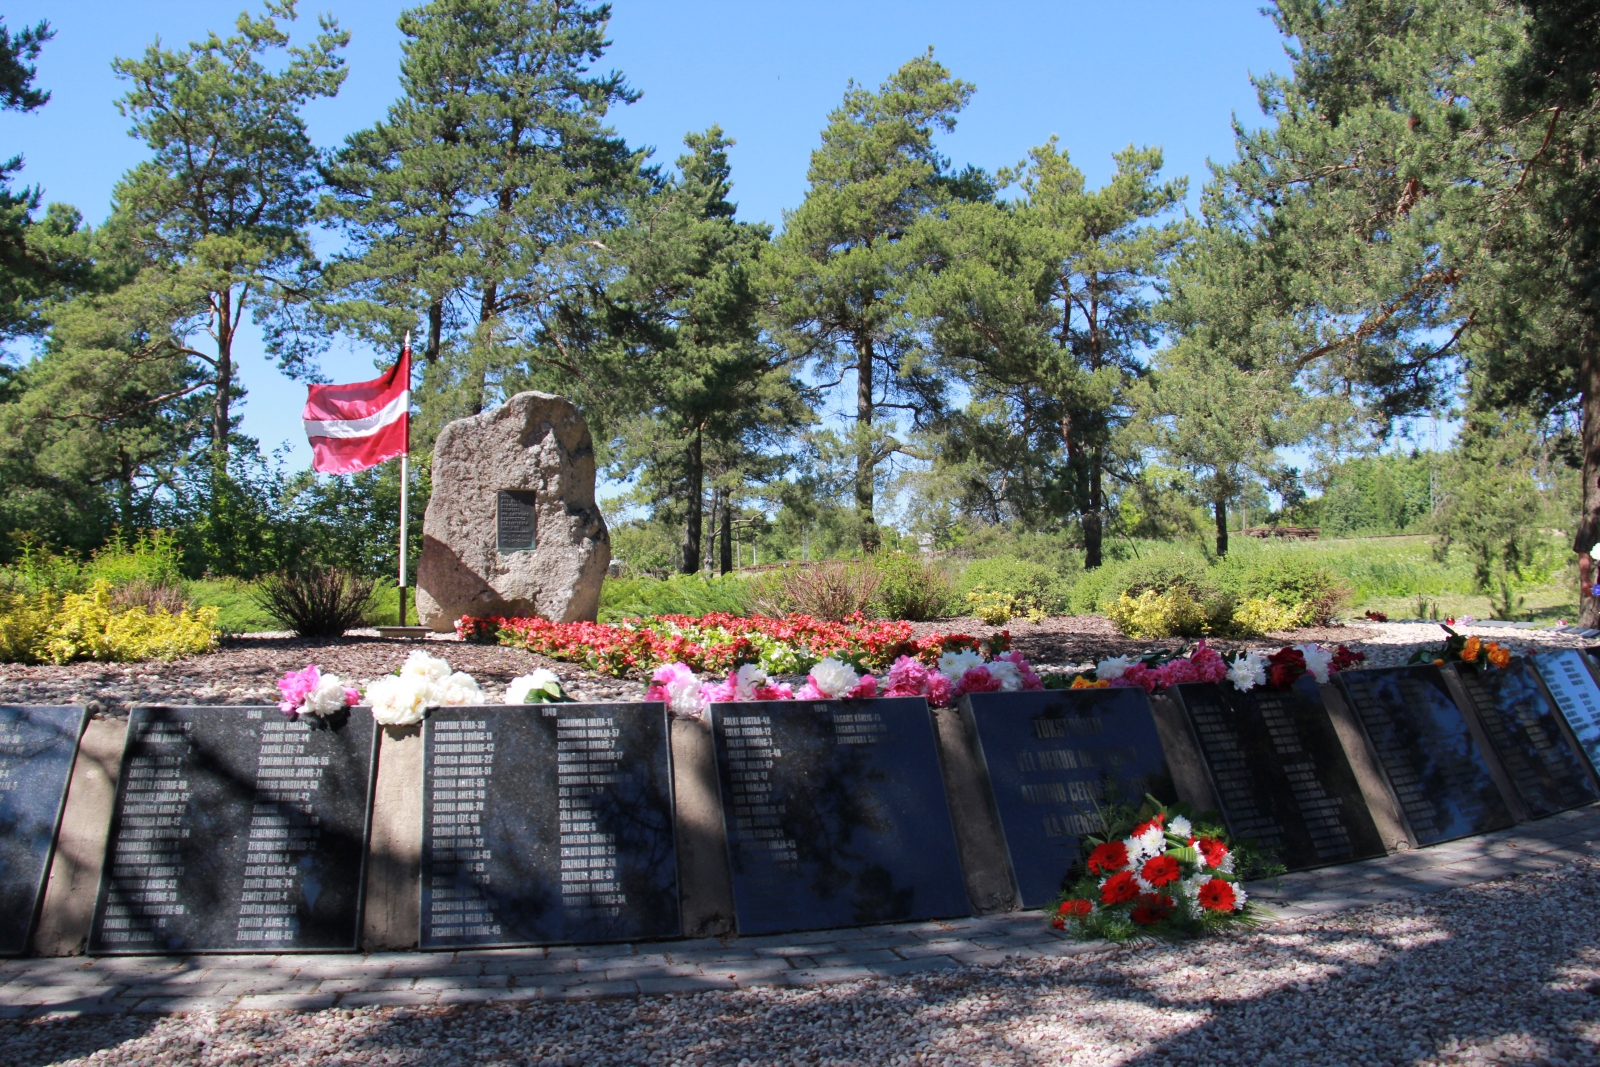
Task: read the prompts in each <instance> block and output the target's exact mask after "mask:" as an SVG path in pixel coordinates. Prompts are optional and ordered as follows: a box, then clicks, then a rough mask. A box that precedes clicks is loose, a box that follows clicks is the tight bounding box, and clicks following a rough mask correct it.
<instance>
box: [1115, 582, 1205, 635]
mask: <svg viewBox="0 0 1600 1067" xmlns="http://www.w3.org/2000/svg"><path fill="white" fill-rule="evenodd" d="M1106 615H1107V617H1109V618H1110V619H1111V621H1112V622H1113V623H1115V624H1116V626H1117V629H1119V630H1121V631H1122V632H1123V634H1125V635H1126V636H1128V637H1135V638H1147V637H1198V636H1200V635H1201V634H1204V633H1207V632H1209V630H1210V623H1209V620H1208V619H1207V616H1206V608H1205V605H1203V604H1201V603H1200V601H1198V600H1196V599H1195V597H1194V595H1193V594H1192V593H1190V592H1189V590H1188V589H1186V588H1184V587H1183V586H1181V585H1180V586H1175V587H1173V588H1172V589H1169V590H1167V591H1166V592H1160V593H1158V592H1156V591H1155V590H1154V589H1145V590H1144V591H1143V592H1141V593H1139V595H1138V596H1129V595H1128V594H1127V593H1123V594H1122V595H1121V596H1119V597H1117V600H1116V603H1114V604H1112V605H1111V606H1110V607H1109V608H1108V609H1107V610H1106Z"/></svg>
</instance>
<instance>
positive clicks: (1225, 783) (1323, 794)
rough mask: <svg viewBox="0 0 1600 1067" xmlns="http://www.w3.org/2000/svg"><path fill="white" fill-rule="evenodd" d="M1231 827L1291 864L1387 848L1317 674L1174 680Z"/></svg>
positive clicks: (1335, 859) (1308, 864) (1305, 864)
mask: <svg viewBox="0 0 1600 1067" xmlns="http://www.w3.org/2000/svg"><path fill="white" fill-rule="evenodd" d="M1175 692H1176V693H1177V697H1178V701H1179V703H1180V704H1182V705H1183V709H1184V712H1185V714H1187V715H1188V717H1189V722H1190V724H1191V725H1192V726H1193V727H1194V732H1195V736H1196V737H1198V738H1199V740H1200V751H1201V752H1202V753H1203V754H1204V755H1205V761H1206V766H1207V767H1208V768H1209V770H1210V772H1211V780H1212V783H1213V785H1214V787H1215V789H1216V793H1217V799H1218V802H1219V803H1220V804H1221V805H1222V815H1223V818H1224V819H1225V820H1227V823H1228V829H1229V831H1231V832H1232V833H1233V834H1234V835H1235V836H1237V837H1240V838H1246V839H1250V840H1254V841H1255V842H1256V843H1257V845H1259V846H1260V847H1261V848H1262V849H1264V850H1268V851H1270V852H1273V853H1275V854H1276V855H1277V857H1278V858H1279V860H1280V861H1281V862H1282V863H1283V864H1284V866H1286V867H1287V868H1288V869H1289V870H1299V869H1302V868H1305V867H1320V866H1323V865H1325V864H1329V863H1346V862H1349V861H1350V860H1357V859H1364V858H1366V857H1369V856H1381V855H1383V854H1384V851H1385V850H1384V847H1383V838H1382V836H1381V835H1380V834H1379V833H1378V828H1377V826H1376V825H1375V824H1374V823H1373V821H1372V814H1371V813H1370V812H1369V811H1368V810H1367V805H1366V801H1365V800H1364V799H1363V798H1362V796H1361V787H1360V785H1359V784H1358V783H1357V781H1356V776H1355V772H1353V771H1352V770H1351V769H1350V761H1349V759H1348V758H1347V757H1346V756H1345V752H1344V746H1342V745H1341V744H1340V743H1339V735H1338V733H1337V732H1335V730H1334V728H1333V722H1332V721H1331V720H1330V719H1329V718H1328V711H1327V708H1326V707H1324V706H1323V703H1322V694H1321V693H1320V692H1319V691H1318V689H1317V683H1316V680H1315V679H1313V678H1312V677H1311V676H1310V675H1302V676H1301V677H1300V678H1299V679H1297V680H1296V681H1295V684H1294V687H1293V688H1291V689H1288V690H1278V689H1270V688H1267V687H1266V686H1257V687H1256V688H1254V689H1250V690H1247V691H1245V692H1240V691H1239V690H1237V689H1235V688H1234V687H1233V685H1232V684H1213V683H1192V684H1185V685H1179V686H1176V687H1175Z"/></svg>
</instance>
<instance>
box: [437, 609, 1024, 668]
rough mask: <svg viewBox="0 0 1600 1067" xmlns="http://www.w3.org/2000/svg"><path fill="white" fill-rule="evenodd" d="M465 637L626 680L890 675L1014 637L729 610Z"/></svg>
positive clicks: (495, 624)
mask: <svg viewBox="0 0 1600 1067" xmlns="http://www.w3.org/2000/svg"><path fill="white" fill-rule="evenodd" d="M456 633H457V634H459V635H461V637H462V639H463V640H470V641H488V640H490V639H491V638H490V635H491V634H492V635H493V639H494V640H498V641H499V642H500V643H501V644H503V645H510V646H512V647H514V648H524V649H527V650H528V651H530V652H537V653H539V654H541V655H545V656H549V657H550V658H551V659H557V660H564V661H567V662H572V663H580V664H582V665H583V666H585V667H588V668H589V669H590V670H593V671H597V672H599V673H601V674H610V675H613V676H616V677H628V676H633V677H647V676H649V674H650V673H651V672H653V671H655V670H656V668H658V667H663V666H666V665H667V664H671V663H682V664H685V665H686V666H688V667H689V668H690V669H691V670H694V671H705V672H711V673H714V674H725V673H728V672H731V671H734V670H737V669H738V668H739V667H741V666H744V665H745V664H755V665H757V666H759V667H760V668H761V669H762V670H764V671H766V672H767V673H768V674H770V675H783V674H788V675H801V674H806V673H807V672H809V671H810V670H811V668H812V667H814V666H816V665H817V664H818V663H820V662H822V661H823V660H825V659H836V660H839V661H841V662H844V663H848V664H850V666H851V667H852V668H853V669H855V670H856V671H857V672H871V671H881V670H884V669H887V668H888V667H889V666H890V664H892V663H893V662H894V661H895V660H896V659H897V658H899V657H900V656H911V657H913V658H915V659H918V660H920V661H922V662H924V663H926V664H928V665H930V666H931V665H933V664H935V663H936V662H937V661H938V658H939V657H940V656H941V655H943V654H944V653H946V652H955V651H963V650H965V651H969V652H975V653H979V654H981V655H983V656H986V657H992V656H998V655H1000V654H1001V653H1003V652H1005V651H1006V650H1007V649H1008V648H1009V647H1010V640H1011V639H1010V635H1009V634H1007V633H1005V632H1003V631H1002V632H1001V633H998V634H995V635H993V636H991V637H985V638H978V637H973V636H971V635H969V634H959V633H956V634H937V633H936V634H928V635H926V636H923V637H917V636H915V633H914V629H913V627H912V624H911V623H909V622H885V621H871V620H868V619H866V618H864V617H862V616H861V615H854V616H852V617H850V618H848V619H845V620H844V621H842V622H828V621H825V620H821V619H815V618H812V617H811V616H809V615H789V616H786V617H784V618H781V619H773V618H766V617H764V616H752V617H749V618H745V617H742V616H738V615H729V614H726V613H722V612H716V613H712V614H709V615H701V616H690V615H657V616H653V617H651V618H646V619H629V620H626V621H624V622H619V623H596V622H563V623H558V622H550V621H549V620H548V619H540V618H518V619H503V618H492V619H474V618H467V617H463V618H461V619H459V620H457V622H456Z"/></svg>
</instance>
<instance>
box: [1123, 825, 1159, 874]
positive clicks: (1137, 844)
mask: <svg viewBox="0 0 1600 1067" xmlns="http://www.w3.org/2000/svg"><path fill="white" fill-rule="evenodd" d="M1122 843H1123V844H1124V845H1126V846H1128V866H1130V867H1132V868H1133V869H1134V870H1135V871H1137V870H1138V869H1139V868H1140V867H1141V866H1142V865H1143V864H1144V861H1145V860H1147V859H1153V858H1154V857H1156V856H1159V855H1161V854H1162V853H1163V852H1165V851H1166V850H1167V835H1166V834H1164V833H1163V832H1162V830H1161V827H1159V826H1152V827H1150V829H1148V830H1146V831H1145V832H1144V833H1142V834H1140V835H1139V836H1138V837H1129V838H1125V839H1124V840H1123V842H1122Z"/></svg>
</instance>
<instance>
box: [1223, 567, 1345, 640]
mask: <svg viewBox="0 0 1600 1067" xmlns="http://www.w3.org/2000/svg"><path fill="white" fill-rule="evenodd" d="M1215 574H1216V581H1217V584H1218V586H1219V587H1220V588H1221V589H1222V591H1223V592H1225V593H1226V594H1227V595H1228V596H1230V597H1231V598H1232V599H1233V600H1234V601H1236V602H1242V601H1245V600H1267V599H1269V598H1270V599H1273V600H1276V601H1277V602H1278V603H1279V604H1282V605H1285V606H1290V605H1295V604H1305V605H1308V606H1309V615H1308V619H1307V621H1310V622H1315V623H1318V624H1325V623H1327V622H1328V621H1329V620H1330V619H1332V618H1333V616H1334V613H1335V612H1337V611H1338V610H1339V609H1340V608H1341V607H1342V606H1343V605H1344V604H1345V603H1346V602H1348V600H1349V599H1350V590H1349V589H1348V588H1346V586H1345V585H1344V583H1343V582H1341V581H1340V580H1339V577H1338V575H1336V574H1334V573H1333V571H1331V570H1329V569H1328V568H1327V567H1324V566H1322V565H1321V564H1320V563H1318V562H1317V561H1316V560H1315V559H1312V558H1310V557H1308V556H1306V555H1301V554H1294V555H1291V554H1288V553H1284V552H1275V551H1270V550H1269V551H1260V552H1241V553H1236V554H1231V555H1229V556H1227V557H1226V558H1224V559H1223V560H1222V561H1221V562H1220V563H1219V564H1218V565H1217V567H1216V571H1215ZM1279 629H1282V627H1279Z"/></svg>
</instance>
